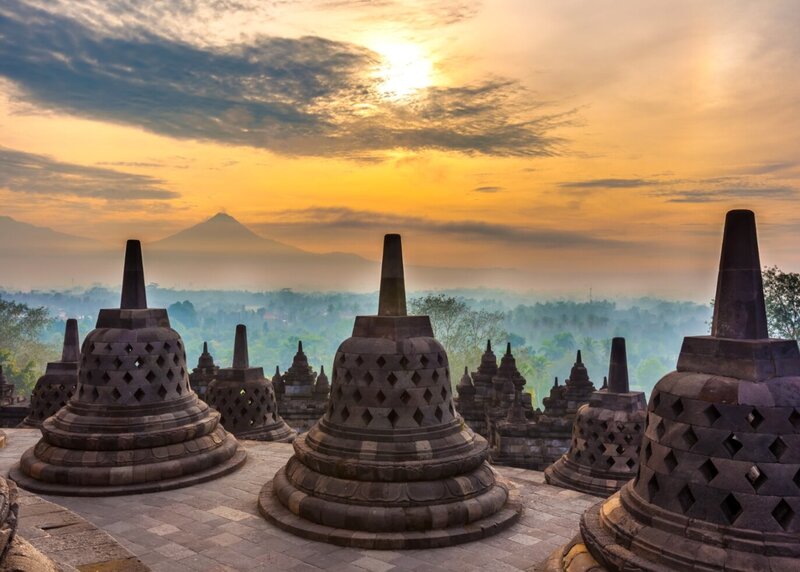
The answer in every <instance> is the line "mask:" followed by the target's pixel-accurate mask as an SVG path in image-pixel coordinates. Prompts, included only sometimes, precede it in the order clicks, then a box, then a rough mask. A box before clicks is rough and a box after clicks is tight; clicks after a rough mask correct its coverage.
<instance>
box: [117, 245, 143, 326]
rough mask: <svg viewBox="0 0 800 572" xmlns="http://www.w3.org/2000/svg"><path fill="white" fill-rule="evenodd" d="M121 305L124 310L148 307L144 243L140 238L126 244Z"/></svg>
mask: <svg viewBox="0 0 800 572" xmlns="http://www.w3.org/2000/svg"><path fill="white" fill-rule="evenodd" d="M119 307H120V308H121V309H123V310H145V309H147V295H146V294H145V290H144V266H143V265H142V243H140V242H139V241H138V240H129V241H128V243H127V244H126V245H125V266H124V269H123V272H122V297H121V299H120V303H119Z"/></svg>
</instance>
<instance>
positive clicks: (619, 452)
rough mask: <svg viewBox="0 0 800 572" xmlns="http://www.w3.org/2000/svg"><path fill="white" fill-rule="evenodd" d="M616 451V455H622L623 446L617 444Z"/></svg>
mask: <svg viewBox="0 0 800 572" xmlns="http://www.w3.org/2000/svg"><path fill="white" fill-rule="evenodd" d="M616 451H617V455H622V453H624V452H625V447H623V446H622V445H617V449H616Z"/></svg>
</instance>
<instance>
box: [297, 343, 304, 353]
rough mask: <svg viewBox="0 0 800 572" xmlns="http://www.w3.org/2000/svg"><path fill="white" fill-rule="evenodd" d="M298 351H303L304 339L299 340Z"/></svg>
mask: <svg viewBox="0 0 800 572" xmlns="http://www.w3.org/2000/svg"><path fill="white" fill-rule="evenodd" d="M297 353H299V354H301V353H303V341H302V340H297Z"/></svg>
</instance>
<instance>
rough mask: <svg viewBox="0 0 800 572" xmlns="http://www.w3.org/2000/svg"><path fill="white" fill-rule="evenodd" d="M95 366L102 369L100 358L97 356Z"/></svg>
mask: <svg viewBox="0 0 800 572" xmlns="http://www.w3.org/2000/svg"><path fill="white" fill-rule="evenodd" d="M94 365H96V366H97V367H100V356H97V357H96V358H94Z"/></svg>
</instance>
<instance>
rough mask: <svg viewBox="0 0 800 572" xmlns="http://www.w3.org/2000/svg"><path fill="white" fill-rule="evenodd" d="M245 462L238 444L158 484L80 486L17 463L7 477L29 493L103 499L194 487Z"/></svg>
mask: <svg viewBox="0 0 800 572" xmlns="http://www.w3.org/2000/svg"><path fill="white" fill-rule="evenodd" d="M246 460H247V452H246V451H245V450H244V448H243V447H242V446H241V445H237V447H236V452H235V453H234V454H233V456H232V457H230V458H229V459H227V460H226V461H224V462H222V463H219V464H217V465H214V466H212V467H209V468H207V469H204V470H201V471H197V472H194V473H190V474H187V475H181V476H178V477H172V478H165V479H163V480H158V481H149V482H142V483H130V484H125V485H117V486H114V485H110V486H103V485H99V486H91V485H83V486H82V485H74V484H63V483H50V482H46V481H40V480H37V479H34V478H32V477H30V476H28V475H27V474H25V473H24V472H22V470H21V469H20V466H19V463H17V464H15V465H14V466H13V467H11V469H10V470H9V471H8V477H9V478H10V479H11V480H12V481H14V482H15V483H17V484H18V485H19V486H20V487H21V488H23V489H25V490H26V491H30V492H32V493H37V494H45V495H59V496H76V497H106V496H119V495H133V494H141V493H157V492H161V491H168V490H172V489H179V488H182V487H189V486H192V485H197V484H200V483H204V482H207V481H211V480H214V479H216V478H219V477H223V476H225V475H228V474H230V473H232V472H234V471H235V470H237V469H238V468H240V467H241V466H242V465H243V464H244V462H245V461H246ZM121 468H122V467H121Z"/></svg>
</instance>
